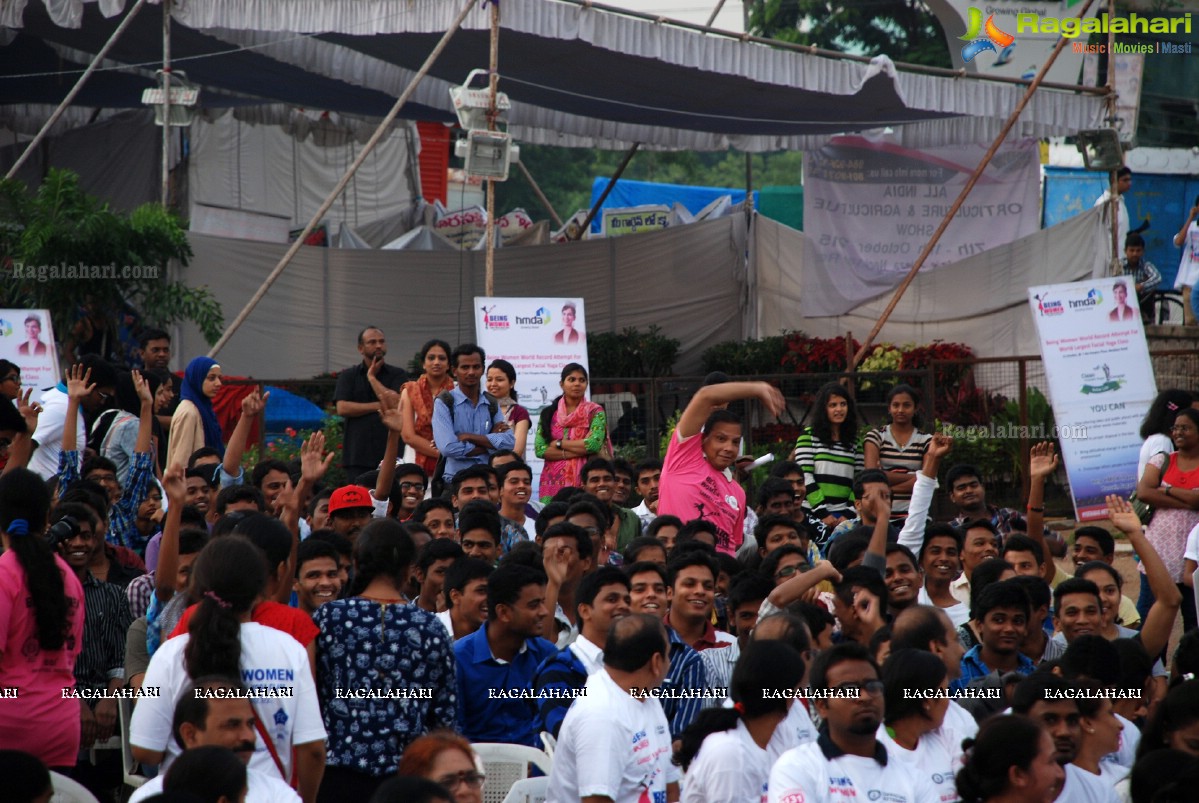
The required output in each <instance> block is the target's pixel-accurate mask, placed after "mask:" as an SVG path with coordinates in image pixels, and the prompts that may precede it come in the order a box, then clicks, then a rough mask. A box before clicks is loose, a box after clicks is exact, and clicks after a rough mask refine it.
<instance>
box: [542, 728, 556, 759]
mask: <svg viewBox="0 0 1199 803" xmlns="http://www.w3.org/2000/svg"><path fill="white" fill-rule="evenodd" d="M541 743H542V744H543V745H545V754H546V755H547V756H549V757H550V761H553V760H554V751H555V750H557V749H558V740H557V739H555V738H554V737H553V736H552V735H551V734H550V732H549V731H542V732H541Z"/></svg>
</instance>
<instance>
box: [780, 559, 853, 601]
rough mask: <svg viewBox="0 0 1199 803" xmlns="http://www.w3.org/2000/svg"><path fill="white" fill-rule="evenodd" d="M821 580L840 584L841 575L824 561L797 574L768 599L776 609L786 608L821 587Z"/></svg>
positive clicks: (783, 583) (781, 584) (830, 564)
mask: <svg viewBox="0 0 1199 803" xmlns="http://www.w3.org/2000/svg"><path fill="white" fill-rule="evenodd" d="M821 580H828V581H830V582H833V583H837V582H840V580H841V573H840V572H839V571H837V569H836V567H834V566H833V564H832V563H830V562H829V561H827V560H822V561H820V562H819V563H817V564H816V565H815V566H813V567H812V568H811V569H809V570H808V571H806V572H796V573H795V574H793V575H791V576H790V577H788V578H787V579H786V580H784V581H783V582H782V583H780V584H779V585H777V586H775V587H774V590H773V591H771V592H770V596H769V597H767V599H768V600H770V604H771V605H774V606H775V607H776V608H786V607H787V606H788V605H790V604H791V603H792V602H796V601H798V600H800V599H803V596H804V594H806V593H808V592H809V591H811V590H812V589H813V588H815V587H816V586H818V585H820V581H821Z"/></svg>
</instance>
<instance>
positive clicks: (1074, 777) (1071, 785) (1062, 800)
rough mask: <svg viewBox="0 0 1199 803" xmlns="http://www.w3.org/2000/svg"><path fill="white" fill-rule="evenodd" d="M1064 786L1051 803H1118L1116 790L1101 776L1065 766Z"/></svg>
mask: <svg viewBox="0 0 1199 803" xmlns="http://www.w3.org/2000/svg"><path fill="white" fill-rule="evenodd" d="M1065 769H1066V784H1065V786H1063V787H1062V791H1061V793H1060V794H1059V795H1058V796H1057V799H1055V800H1054V801H1053V803H1118V801H1119V800H1120V798H1118V797H1117V796H1116V790H1115V789H1113V788H1112V786H1111V784H1109V783H1108V782H1107V781H1106V780H1105V779H1104V778H1103V777H1102V776H1100V775H1092V774H1091V773H1089V772H1087V771H1086V770H1083V769H1079V768H1078V767H1076V766H1074V765H1073V764H1067V765H1066V767H1065Z"/></svg>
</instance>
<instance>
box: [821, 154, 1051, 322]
mask: <svg viewBox="0 0 1199 803" xmlns="http://www.w3.org/2000/svg"><path fill="white" fill-rule="evenodd" d="M985 152H986V148H985V147H983V146H982V145H967V146H953V147H944V148H923V149H920V150H912V149H909V148H904V147H901V146H899V145H896V144H894V143H892V142H885V141H871V140H868V139H866V138H864V137H857V136H852V137H837V138H835V139H833V140H831V141H830V142H829V144H827V145H825V146H824V147H822V148H820V149H819V150H817V151H812V152H809V153H805V154H804V230H805V231H806V232H807V234H808V236H809V237H811V238H812V240H813V242H814V243H815V245H816V252H817V253H816V258H815V259H812V260H810V261H809V262H807V263H806V264H805V266H804V267H805V270H806V273H805V280H806V282H807V284H808V285H809V286H811V287H814V288H817V289H818V292H814V293H808V294H806V295H805V296H804V298H803V314H804V315H805V316H807V317H813V316H817V315H843V314H845V313H847V312H849V311H850V310H852V309H853V308H854V307H857V306H859V305H860V304H863V303H865V302H867V301H869V300H871V299H872V298H877V297H878V296H879V295H882V294H884V293H886V292H888V291H890V290H892V289H894V288H895V287H898V286H899V283H900V282H901V281H903V277H904V276H905V275H906V274H907V273H908V271H909V270H910V269H911V267H912V265H913V263H915V261H916V258H917V256H919V254H920V253H921V251H922V250H923V248H924V246H925V244H926V243H927V242H928V241H929V239H931V237H932V235H933V232H935V231H936V229H937V226H938V225H939V224H940V223H941V220H942V219H943V218H944V217H945V215H946V214H947V213H948V212H949V210H950V208H951V207H952V204H953V202H954V200H955V199H956V198H957V196H958V194H959V193H960V192H961V189H962V187H963V186H965V184H966V182H967V180H968V179H969V178H970V174H971V173H972V172H973V171H974V169H975V165H977V164H978V162H979V161H980V159H981V158H982V156H983V154H984V153H985ZM1038 187H1039V185H1038V151H1037V143H1036V141H1035V140H1024V141H1022V142H1018V143H1015V142H1013V143H1009V144H1006V145H1004V146H1003V147H1002V148H1000V150H999V152H998V153H996V155H995V157H994V158H993V159H992V160H991V162H990V164H988V165H987V169H986V170H985V171H984V172H983V174H982V176H981V177H980V178H979V181H978V183H977V184H975V186H974V189H973V190H972V191H971V192H970V195H968V196H967V197H966V200H965V202H964V203H963V205H962V207H961V209H959V210H958V212H957V214H956V215H955V216H954V218H953V220H952V221H951V222H950V224H949V228H948V229H946V231H945V234H944V235H943V236H942V237H941V239H940V241H939V242H938V243H937V245H936V247H935V249H934V251H933V253H932V254H931V255H930V256H929V258H928V259H927V260H926V261H925V263H924V266H923V267H922V268H921V270H922V271H931V270H933V269H935V268H938V267H941V266H943V265H948V264H951V263H953V262H956V261H958V260H960V259H963V258H965V257H968V256H972V255H974V254H980V253H982V252H984V251H987V250H989V249H991V248H994V247H996V246H999V245H1003V244H1005V243H1010V242H1012V241H1013V240H1017V239H1019V238H1021V237H1026V236H1028V235H1029V234H1032V233H1033V232H1035V231H1037V229H1038V221H1037V218H1038V214H1039V209H1038V198H1037V195H1038Z"/></svg>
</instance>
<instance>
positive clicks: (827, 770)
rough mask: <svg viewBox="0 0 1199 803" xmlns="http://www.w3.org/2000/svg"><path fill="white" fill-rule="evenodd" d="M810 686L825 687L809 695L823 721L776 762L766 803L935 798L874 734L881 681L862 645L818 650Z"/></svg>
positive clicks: (891, 802)
mask: <svg viewBox="0 0 1199 803" xmlns="http://www.w3.org/2000/svg"><path fill="white" fill-rule="evenodd" d="M810 688H811V690H812V691H813V692H825V693H827V694H829V696H828V697H815V699H813V701H812V705H813V706H814V707H815V708H816V711H817V712H818V713H819V714H820V717H821V719H822V720H823V723H824V724H823V725H822V726H821V728H820V735H819V736H818V737H817V738H816V741H815V742H811V743H809V744H805V745H801V746H799V747H795V748H792V749H791V750H788V751H787V752H786V753H783V755H782V756H780V757H779V760H778V761H777V762H775V765H774V768H773V769H772V770H771V771H770V782H769V792H768V797H767V800H768V801H769V803H784V801H786V802H787V803H790V801H796V800H802V801H804V803H825V801H843V800H847V799H855V800H884V799H885V800H886V801H888V803H925V801H930V800H939V799H940V795H939V794H938V793H937V791H936V790H935V789H933V788H931V785H930V784H929V783H928V782H927V781H925V780H923V779H920V778H917V777H916V776H915V775H914V774H913V773H912V772H911V770H909V769H908V768H907V767H906V766H904V765H903V764H902V763H901V762H899V761H896V760H894V757H893V756H889V755H888V754H887V749H886V747H885V746H883V744H882V743H881V742H879V740H878V737H877V733H878V729H879V726H880V725H881V724H882V722H883V688H884V687H883V682H882V681H881V680H879V671H878V665H877V664H875V662H874V659H873V658H872V657H871V655H870V652H869V650H867V649H866V647H864V646H862V645H860V644H838V645H836V646H834V647H832V648H831V649H828V650H825V651H824V652H822V653H820V655H818V656H817V657H816V660H815V661H813V662H812V669H811V674H810Z"/></svg>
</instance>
